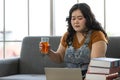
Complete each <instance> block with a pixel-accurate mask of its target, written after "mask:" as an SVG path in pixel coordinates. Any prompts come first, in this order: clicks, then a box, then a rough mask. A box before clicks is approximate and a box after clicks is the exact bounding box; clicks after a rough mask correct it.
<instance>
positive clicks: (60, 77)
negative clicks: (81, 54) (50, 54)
mask: <svg viewBox="0 0 120 80" xmlns="http://www.w3.org/2000/svg"><path fill="white" fill-rule="evenodd" d="M45 75H46V80H82V74H81V69H80V68H45Z"/></svg>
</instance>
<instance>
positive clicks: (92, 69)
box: [89, 66, 120, 74]
mask: <svg viewBox="0 0 120 80" xmlns="http://www.w3.org/2000/svg"><path fill="white" fill-rule="evenodd" d="M116 72H120V66H119V67H110V68H106V67H93V66H90V67H89V73H103V74H112V73H116Z"/></svg>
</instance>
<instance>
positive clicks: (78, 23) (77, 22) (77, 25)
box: [71, 9, 86, 32]
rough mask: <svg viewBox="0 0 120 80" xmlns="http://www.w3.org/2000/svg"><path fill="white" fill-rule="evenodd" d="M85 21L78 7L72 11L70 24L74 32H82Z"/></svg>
mask: <svg viewBox="0 0 120 80" xmlns="http://www.w3.org/2000/svg"><path fill="white" fill-rule="evenodd" d="M85 23H86V19H85V18H84V16H83V14H82V13H81V11H80V10H79V9H77V10H75V11H73V12H72V16H71V24H72V27H73V29H74V30H75V31H76V32H82V31H83V30H84V29H85V28H86V26H85Z"/></svg>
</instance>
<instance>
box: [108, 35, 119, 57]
mask: <svg viewBox="0 0 120 80" xmlns="http://www.w3.org/2000/svg"><path fill="white" fill-rule="evenodd" d="M106 56H107V57H113V58H120V37H109V44H108V48H107V52H106Z"/></svg>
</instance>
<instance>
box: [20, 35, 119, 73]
mask: <svg viewBox="0 0 120 80" xmlns="http://www.w3.org/2000/svg"><path fill="white" fill-rule="evenodd" d="M41 37H42V36H37V37H32V36H31V37H25V38H24V39H23V42H22V48H21V56H20V73H31V74H33V73H36V74H37V73H38V74H43V73H44V68H45V67H65V64H64V63H62V64H57V63H54V62H52V61H51V60H50V59H49V58H48V56H46V55H43V54H41V53H40V52H39V42H40V39H41ZM49 38H50V41H49V42H50V44H51V48H52V49H53V50H55V51H56V50H57V48H58V45H59V42H60V38H61V37H60V36H49ZM109 39H110V41H109V44H108V49H107V53H106V56H107V57H114V58H120V37H110V38H109Z"/></svg>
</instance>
